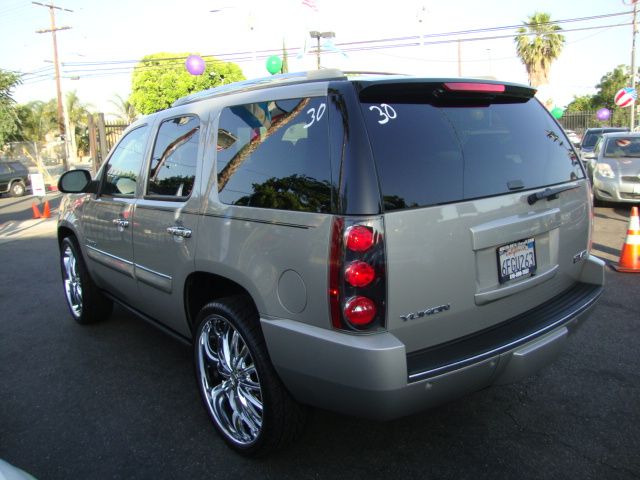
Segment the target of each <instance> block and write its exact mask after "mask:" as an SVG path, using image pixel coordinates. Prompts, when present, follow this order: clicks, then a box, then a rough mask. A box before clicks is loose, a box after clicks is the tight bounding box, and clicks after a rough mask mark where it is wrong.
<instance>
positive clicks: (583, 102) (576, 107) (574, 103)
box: [565, 95, 594, 113]
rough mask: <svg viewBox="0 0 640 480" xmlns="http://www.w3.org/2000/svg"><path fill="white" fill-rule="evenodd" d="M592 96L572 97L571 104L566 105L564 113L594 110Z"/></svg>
mask: <svg viewBox="0 0 640 480" xmlns="http://www.w3.org/2000/svg"><path fill="white" fill-rule="evenodd" d="M593 100H594V95H581V96H579V97H578V96H575V95H574V96H573V100H571V103H569V105H567V108H566V109H565V113H577V112H590V111H591V110H593V109H594V104H593Z"/></svg>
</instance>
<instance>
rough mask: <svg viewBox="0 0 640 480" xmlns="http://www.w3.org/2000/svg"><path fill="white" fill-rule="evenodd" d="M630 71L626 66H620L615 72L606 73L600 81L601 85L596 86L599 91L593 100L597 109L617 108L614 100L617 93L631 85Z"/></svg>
mask: <svg viewBox="0 0 640 480" xmlns="http://www.w3.org/2000/svg"><path fill="white" fill-rule="evenodd" d="M629 70H630V69H629V67H627V66H626V65H618V66H617V67H616V68H615V69H613V71H611V72H608V73H606V74H605V75H604V76H603V77H602V78H601V79H600V83H599V84H597V85H596V88H597V89H598V91H597V93H596V94H595V96H594V99H593V103H594V105H595V106H596V107H597V108H600V107H607V108H609V109H613V108H616V104H615V102H614V100H613V97H615V95H616V92H617V91H618V90H620V89H621V88H623V87H626V86H627V85H630V84H631V74H630V72H629Z"/></svg>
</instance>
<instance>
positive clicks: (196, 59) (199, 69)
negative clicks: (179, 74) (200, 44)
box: [185, 55, 205, 75]
mask: <svg viewBox="0 0 640 480" xmlns="http://www.w3.org/2000/svg"><path fill="white" fill-rule="evenodd" d="M185 66H186V67H187V71H188V72H189V73H190V74H191V75H202V73H203V72H204V67H205V65H204V60H203V59H202V57H201V56H199V55H189V56H188V57H187V61H186V62H185Z"/></svg>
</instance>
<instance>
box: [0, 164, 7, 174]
mask: <svg viewBox="0 0 640 480" xmlns="http://www.w3.org/2000/svg"><path fill="white" fill-rule="evenodd" d="M0 173H9V166H8V165H5V164H4V163H0Z"/></svg>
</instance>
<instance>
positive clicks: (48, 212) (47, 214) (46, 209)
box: [42, 200, 51, 218]
mask: <svg viewBox="0 0 640 480" xmlns="http://www.w3.org/2000/svg"><path fill="white" fill-rule="evenodd" d="M50 217H51V210H49V200H45V202H44V209H43V211H42V218H50Z"/></svg>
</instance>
